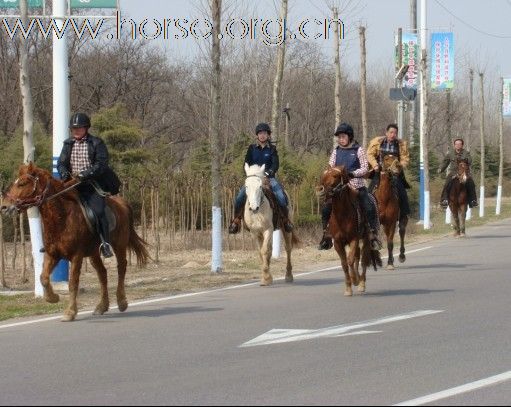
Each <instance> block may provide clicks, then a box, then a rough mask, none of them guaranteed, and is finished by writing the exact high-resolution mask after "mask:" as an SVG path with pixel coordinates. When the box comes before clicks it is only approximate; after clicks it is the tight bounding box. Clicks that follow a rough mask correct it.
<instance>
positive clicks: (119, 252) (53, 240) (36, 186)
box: [1, 163, 149, 321]
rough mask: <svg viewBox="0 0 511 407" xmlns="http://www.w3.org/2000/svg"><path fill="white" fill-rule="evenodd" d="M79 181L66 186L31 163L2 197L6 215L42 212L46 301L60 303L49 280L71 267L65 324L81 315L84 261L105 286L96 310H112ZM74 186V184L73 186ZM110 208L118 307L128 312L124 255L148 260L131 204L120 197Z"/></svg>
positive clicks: (141, 261) (142, 262)
mask: <svg viewBox="0 0 511 407" xmlns="http://www.w3.org/2000/svg"><path fill="white" fill-rule="evenodd" d="M75 182H76V181H74V180H73V181H69V182H68V183H66V184H65V183H64V182H62V181H60V180H57V179H54V178H53V177H52V176H51V174H50V173H49V172H48V171H46V170H43V169H41V168H37V167H36V166H35V165H33V164H32V163H30V164H29V165H22V166H21V167H20V169H19V175H18V179H16V181H14V183H13V184H11V186H10V187H9V188H8V190H7V191H6V192H5V193H4V194H3V197H4V203H10V204H11V205H12V206H5V205H2V208H1V209H2V212H5V213H8V214H9V213H11V214H12V213H13V212H14V211H16V210H17V211H20V210H25V209H27V208H29V207H32V206H37V207H39V210H40V213H41V219H42V224H43V242H44V262H43V271H42V274H41V283H42V285H43V288H44V298H45V299H46V301H48V302H51V303H56V302H58V301H59V296H58V294H55V292H54V291H53V288H52V285H51V283H50V275H51V273H52V271H53V269H54V268H55V266H56V265H57V263H58V261H59V260H60V259H67V260H69V261H70V262H71V266H70V274H69V306H68V308H67V309H66V310H65V311H64V315H63V318H62V321H73V320H74V319H75V317H76V314H77V312H78V307H77V303H76V297H77V294H78V285H79V280H80V270H81V267H82V262H83V259H84V258H85V257H90V262H91V264H92V266H93V267H94V268H95V269H96V272H97V275H98V278H99V282H100V284H101V300H100V302H99V304H98V305H97V306H96V309H95V311H94V314H95V315H102V314H103V313H105V312H106V311H108V308H109V299H108V287H107V270H106V268H105V266H104V264H103V262H102V260H101V257H100V254H99V245H100V240H99V237H98V236H97V234H96V233H93V232H92V231H91V230H90V229H89V227H88V226H87V222H86V220H85V217H84V215H83V212H82V209H81V208H80V204H79V197H78V192H77V191H76V189H74V188H72V186H73V184H74V183H75ZM75 185H76V184H75ZM107 205H108V207H109V208H110V209H111V211H112V212H113V214H114V216H115V220H116V222H115V229H113V230H112V231H111V240H112V242H111V243H112V248H113V250H114V253H115V256H116V257H117V273H118V282H117V305H118V306H119V310H120V311H121V312H123V311H125V310H126V309H127V308H128V301H127V299H126V293H125V290H124V278H125V275H126V265H127V261H126V253H127V250H128V249H129V250H131V251H133V252H134V253H135V254H136V256H137V263H138V265H139V266H142V265H145V264H146V263H147V260H148V258H149V254H148V252H147V248H146V245H147V244H146V242H144V241H143V240H142V239H141V238H140V237H139V236H138V235H137V233H136V231H135V228H134V225H133V213H132V210H131V207H130V206H129V204H128V203H127V202H126V201H125V200H124V199H123V198H122V197H120V196H118V195H116V196H111V197H108V198H107Z"/></svg>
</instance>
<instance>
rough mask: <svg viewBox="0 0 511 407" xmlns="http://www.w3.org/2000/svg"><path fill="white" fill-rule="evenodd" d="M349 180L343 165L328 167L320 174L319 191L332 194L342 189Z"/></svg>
mask: <svg viewBox="0 0 511 407" xmlns="http://www.w3.org/2000/svg"><path fill="white" fill-rule="evenodd" d="M349 181H350V178H349V176H348V171H346V168H344V166H342V165H339V166H337V167H331V168H328V169H326V170H325V171H324V172H323V174H322V175H321V186H320V187H319V188H320V192H323V193H324V194H326V196H328V197H331V196H334V195H336V194H338V193H339V192H340V191H342V190H343V189H344V187H345V186H347V185H348V183H349Z"/></svg>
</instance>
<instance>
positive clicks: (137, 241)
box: [128, 206, 150, 267]
mask: <svg viewBox="0 0 511 407" xmlns="http://www.w3.org/2000/svg"><path fill="white" fill-rule="evenodd" d="M128 208H129V228H130V231H129V233H130V235H129V240H128V248H129V250H131V251H132V252H134V253H135V255H136V256H137V265H138V266H139V267H142V266H145V265H146V264H147V262H148V260H149V259H150V256H149V252H148V251H147V242H146V241H145V240H144V239H142V238H141V237H140V236H139V235H138V234H137V231H136V230H135V223H134V219H133V210H132V209H131V206H128Z"/></svg>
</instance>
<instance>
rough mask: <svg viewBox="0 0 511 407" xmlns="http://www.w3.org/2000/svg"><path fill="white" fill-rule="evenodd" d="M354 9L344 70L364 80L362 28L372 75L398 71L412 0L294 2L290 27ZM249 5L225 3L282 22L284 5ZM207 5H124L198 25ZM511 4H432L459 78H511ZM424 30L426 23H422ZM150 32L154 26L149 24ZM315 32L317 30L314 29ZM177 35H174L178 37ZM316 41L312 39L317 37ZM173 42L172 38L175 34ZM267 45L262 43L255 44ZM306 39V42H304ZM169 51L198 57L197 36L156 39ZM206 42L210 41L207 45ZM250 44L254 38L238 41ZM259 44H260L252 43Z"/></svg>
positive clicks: (183, 1)
mask: <svg viewBox="0 0 511 407" xmlns="http://www.w3.org/2000/svg"><path fill="white" fill-rule="evenodd" d="M420 1H421V0H419V1H418V3H419V4H418V14H419V19H420ZM335 2H337V3H340V4H342V5H346V4H348V3H349V4H350V7H349V8H348V9H347V10H343V9H341V19H342V20H343V22H344V25H345V30H346V38H345V40H344V42H343V44H342V49H343V62H344V69H345V70H346V71H348V72H349V73H350V75H352V76H353V75H358V67H359V38H358V26H360V25H365V26H366V27H367V34H366V35H367V60H368V73H369V75H371V72H375V70H378V69H381V67H382V66H387V65H388V66H392V58H393V43H394V35H395V33H396V31H397V28H398V27H402V28H403V29H404V30H408V29H409V28H410V14H409V5H410V0H351V1H349V0H342V1H339V0H289V8H290V9H289V14H290V15H289V22H288V26H291V27H292V28H291V29H292V30H293V29H294V31H295V32H297V28H298V26H299V23H300V22H302V21H305V20H306V19H314V18H318V19H324V18H325V17H327V16H329V15H330V12H329V7H328V5H329V4H332V3H335ZM251 3H252V2H246V1H243V0H224V4H225V6H226V7H227V8H228V9H229V11H228V12H229V13H230V15H232V16H233V17H235V18H242V19H244V21H250V19H254V18H255V19H258V18H270V19H276V18H278V14H279V13H278V6H279V3H280V1H277V0H261V1H259V2H257V3H256V5H254V4H251ZM206 4H207V2H206V0H145V1H140V0H120V5H121V12H122V16H123V18H126V17H131V18H133V19H134V20H135V21H137V22H141V21H143V20H144V18H149V19H153V18H154V19H157V20H158V21H161V22H163V19H165V18H166V19H171V18H181V19H183V18H185V19H188V20H189V21H192V20H194V19H196V18H203V17H204V14H203V11H201V10H204V7H205V5H206ZM510 17H511V0H487V1H484V2H483V1H481V0H427V26H428V28H429V30H430V31H431V32H434V31H453V32H454V38H455V54H456V62H457V69H456V71H457V73H458V74H461V73H463V72H465V73H466V71H467V70H468V65H474V68H475V70H476V72H478V71H484V72H487V73H488V74H489V75H494V76H497V77H498V76H504V77H506V76H511V52H509V51H510V48H511V47H510V45H511V26H510V25H509V20H510ZM312 21H313V20H312ZM419 26H420V24H419ZM148 27H149V28H150V25H148ZM309 27H311V32H312V33H314V31H313V29H314V27H313V25H312V24H309V25H308V27H307V28H309ZM171 34H174V33H173V32H172V33H171ZM311 36H312V35H311ZM169 37H172V35H170V36H169ZM255 40H256V41H257V40H259V41H261V40H262V39H261V38H259V39H257V38H256V39H255ZM302 40H303V39H302ZM151 41H154V42H155V43H156V44H158V45H160V46H164V47H165V48H166V49H167V50H168V51H169V57H170V58H177V59H180V58H187V57H190V56H193V55H194V53H196V52H198V48H197V41H198V40H196V39H194V38H192V37H191V36H189V37H187V38H185V39H180V40H175V39H174V38H169V39H166V40H163V39H156V40H151ZM201 41H204V40H201ZM237 41H249V39H244V40H237ZM252 41H254V40H252ZM305 41H317V42H318V43H319V45H320V46H321V48H322V49H323V51H324V53H325V55H327V56H331V55H332V47H333V44H332V42H331V41H332V40H331V39H329V40H327V39H323V38H320V39H316V40H314V39H312V38H311V39H308V40H305Z"/></svg>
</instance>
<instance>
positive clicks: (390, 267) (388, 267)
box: [387, 264, 396, 271]
mask: <svg viewBox="0 0 511 407" xmlns="http://www.w3.org/2000/svg"><path fill="white" fill-rule="evenodd" d="M395 269H396V268H395V267H394V265H392V264H387V270H389V271H390V270H395Z"/></svg>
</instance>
